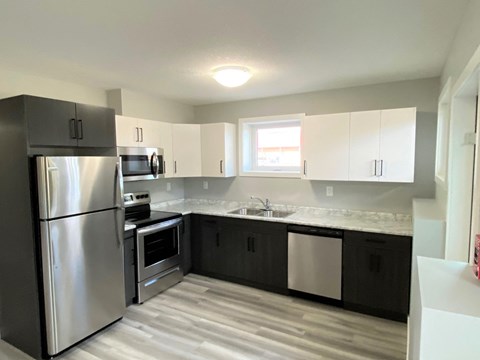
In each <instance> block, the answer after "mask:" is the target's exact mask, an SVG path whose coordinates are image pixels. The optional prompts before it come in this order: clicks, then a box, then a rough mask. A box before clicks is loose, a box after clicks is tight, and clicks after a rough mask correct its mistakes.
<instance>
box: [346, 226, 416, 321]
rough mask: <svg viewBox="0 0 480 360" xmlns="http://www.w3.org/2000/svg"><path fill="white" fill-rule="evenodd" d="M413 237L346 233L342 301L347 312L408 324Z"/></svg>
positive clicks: (355, 232)
mask: <svg viewBox="0 0 480 360" xmlns="http://www.w3.org/2000/svg"><path fill="white" fill-rule="evenodd" d="M411 252H412V238H411V237H408V236H397V235H385V234H376V233H365V232H357V231H345V232H344V240H343V301H344V306H345V308H346V309H350V310H354V311H359V312H364V313H367V314H371V315H376V316H381V317H386V318H390V319H394V320H401V321H406V319H407V315H408V312H409V302H410V272H411Z"/></svg>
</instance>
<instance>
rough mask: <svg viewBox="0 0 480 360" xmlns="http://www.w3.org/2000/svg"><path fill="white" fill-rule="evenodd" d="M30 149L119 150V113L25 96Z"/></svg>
mask: <svg viewBox="0 0 480 360" xmlns="http://www.w3.org/2000/svg"><path fill="white" fill-rule="evenodd" d="M23 98H24V104H25V118H26V122H27V127H28V141H29V144H30V146H44V147H49V146H63V147H115V146H116V142H115V111H114V110H113V109H109V108H104V107H99V106H92V105H84V104H76V103H73V102H68V101H62V100H54V99H47V98H41V97H36V96H26V95H24V96H23Z"/></svg>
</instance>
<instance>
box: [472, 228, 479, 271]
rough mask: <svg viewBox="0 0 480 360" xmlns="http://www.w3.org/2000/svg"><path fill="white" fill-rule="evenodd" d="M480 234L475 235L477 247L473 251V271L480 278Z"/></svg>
mask: <svg viewBox="0 0 480 360" xmlns="http://www.w3.org/2000/svg"><path fill="white" fill-rule="evenodd" d="M479 257H480V234H477V235H475V249H474V253H473V273H474V274H475V277H476V278H477V279H479V280H480V259H479Z"/></svg>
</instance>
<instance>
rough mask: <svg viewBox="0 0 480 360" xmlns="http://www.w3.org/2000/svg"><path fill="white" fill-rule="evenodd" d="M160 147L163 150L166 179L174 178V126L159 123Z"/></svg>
mask: <svg viewBox="0 0 480 360" xmlns="http://www.w3.org/2000/svg"><path fill="white" fill-rule="evenodd" d="M158 126H159V132H160V144H159V145H160V147H161V148H162V149H163V168H164V172H165V177H166V178H171V177H173V175H174V174H173V170H174V169H173V143H172V124H170V123H165V122H159V123H158Z"/></svg>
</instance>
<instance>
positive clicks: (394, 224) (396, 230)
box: [151, 199, 413, 236]
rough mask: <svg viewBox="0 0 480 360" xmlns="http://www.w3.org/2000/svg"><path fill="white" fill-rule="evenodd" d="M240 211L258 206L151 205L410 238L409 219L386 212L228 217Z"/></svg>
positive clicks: (301, 210) (299, 211)
mask: <svg viewBox="0 0 480 360" xmlns="http://www.w3.org/2000/svg"><path fill="white" fill-rule="evenodd" d="M241 207H249V208H250V207H255V208H259V209H260V206H259V204H258V203H257V202H238V201H223V200H202V199H181V200H174V201H166V202H160V203H153V204H151V208H152V210H159V211H171V212H178V213H181V214H183V215H187V214H191V213H194V214H202V215H216V216H226V217H233V218H242V219H250V220H263V221H275V222H282V223H288V224H298V225H310V226H320V227H329V228H335V229H343V230H357V231H365V232H374V233H382V234H392V235H405V236H412V234H413V225H412V216H411V215H408V214H394V213H386V212H373V211H360V210H343V209H324V208H315V207H305V206H293V205H279V204H273V209H274V210H282V211H290V212H294V213H293V214H292V215H289V216H287V217H285V218H265V217H262V216H250V215H237V214H229V213H228V212H229V211H232V210H236V209H239V208H241Z"/></svg>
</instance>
